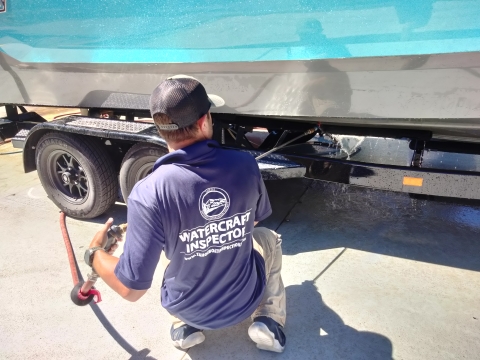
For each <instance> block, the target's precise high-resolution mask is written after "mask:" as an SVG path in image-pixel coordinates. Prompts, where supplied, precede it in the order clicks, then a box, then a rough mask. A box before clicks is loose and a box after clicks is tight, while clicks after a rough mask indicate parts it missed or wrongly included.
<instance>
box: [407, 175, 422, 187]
mask: <svg viewBox="0 0 480 360" xmlns="http://www.w3.org/2000/svg"><path fill="white" fill-rule="evenodd" d="M403 185H408V186H423V178H414V177H408V176H404V177H403Z"/></svg>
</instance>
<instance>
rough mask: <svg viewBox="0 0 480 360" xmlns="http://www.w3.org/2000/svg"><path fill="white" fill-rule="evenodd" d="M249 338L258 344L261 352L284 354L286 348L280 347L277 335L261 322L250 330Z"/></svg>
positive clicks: (253, 325)
mask: <svg viewBox="0 0 480 360" xmlns="http://www.w3.org/2000/svg"><path fill="white" fill-rule="evenodd" d="M248 336H250V339H252V341H253V342H255V343H256V344H257V348H259V349H260V350H267V351H273V352H277V353H281V352H283V350H284V349H285V347H284V346H282V345H280V343H279V342H278V340H276V339H275V335H274V334H273V333H272V332H271V331H270V330H269V329H268V327H267V325H265V324H263V323H261V322H255V323H253V324H252V325H250V327H249V328H248Z"/></svg>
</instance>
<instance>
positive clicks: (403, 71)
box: [0, 0, 480, 141]
mask: <svg viewBox="0 0 480 360" xmlns="http://www.w3.org/2000/svg"><path fill="white" fill-rule="evenodd" d="M79 4H82V6H79ZM478 19H480V1H477V0H474V1H434V0H418V1H393V0H383V1H381V0H364V1H345V2H332V1H313V0H299V1H297V2H293V1H285V0H281V1H273V0H268V1H263V2H258V3H252V2H247V1H236V2H226V1H223V0H198V1H186V2H185V1H184V2H181V3H180V2H176V1H169V2H167V1H137V2H127V1H117V2H111V1H104V2H95V1H91V0H88V1H83V2H81V3H76V2H66V1H37V2H35V6H32V5H31V3H30V2H28V1H26V0H7V2H6V11H4V12H1V13H0V103H4V104H19V105H46V106H71V107H84V108H105V109H118V108H121V109H147V108H148V107H147V105H146V104H147V102H146V99H147V98H148V94H150V92H151V91H152V89H153V88H154V87H155V86H156V85H157V84H158V83H159V82H160V81H161V80H162V79H164V78H165V77H167V76H169V75H172V74H177V73H186V74H190V75H193V76H196V77H197V78H199V79H200V80H201V81H202V82H203V83H205V85H206V87H207V89H208V91H209V92H212V93H216V94H218V95H220V96H222V97H223V98H224V99H225V101H226V106H224V107H223V108H220V109H219V112H221V113H224V114H237V115H248V116H261V117H268V118H272V119H277V118H282V119H285V118H287V119H290V120H294V121H308V122H312V121H322V122H324V123H330V124H337V125H354V126H372V127H397V128H409V129H426V130H430V131H433V132H434V135H435V136H436V137H438V138H442V137H443V138H448V139H454V140H455V139H459V140H468V141H477V139H478V138H480V96H479V94H480V22H479V21H478Z"/></svg>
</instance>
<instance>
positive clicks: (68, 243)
mask: <svg viewBox="0 0 480 360" xmlns="http://www.w3.org/2000/svg"><path fill="white" fill-rule="evenodd" d="M65 218H66V215H65V213H64V212H63V211H61V212H60V229H61V230H62V235H63V241H64V242H65V248H66V249H67V255H68V262H69V263H70V271H71V273H72V280H73V285H76V284H78V281H79V280H78V273H77V266H76V262H75V255H74V254H73V249H72V242H71V241H70V236H69V235H68V230H67V226H66V223H65Z"/></svg>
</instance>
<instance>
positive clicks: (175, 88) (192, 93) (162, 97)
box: [150, 75, 225, 130]
mask: <svg viewBox="0 0 480 360" xmlns="http://www.w3.org/2000/svg"><path fill="white" fill-rule="evenodd" d="M223 105H225V101H224V100H223V99H222V98H221V97H220V96H217V95H213V94H207V92H206V90H205V88H204V87H203V85H202V84H201V83H200V82H199V81H198V80H197V79H195V78H194V77H191V76H188V75H175V76H172V77H169V78H167V79H166V80H164V81H162V82H161V83H160V84H159V85H158V86H157V87H156V88H155V90H153V93H152V95H151V96H150V114H151V115H152V117H153V116H154V115H155V114H159V113H161V114H165V115H167V116H168V117H169V118H170V120H171V121H172V123H171V124H165V125H157V128H158V129H159V130H178V129H181V128H184V127H187V126H189V125H192V124H193V123H195V122H196V121H197V120H199V119H200V118H201V117H202V116H204V115H205V114H206V113H207V112H208V111H209V110H210V107H211V106H213V107H220V106H223Z"/></svg>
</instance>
